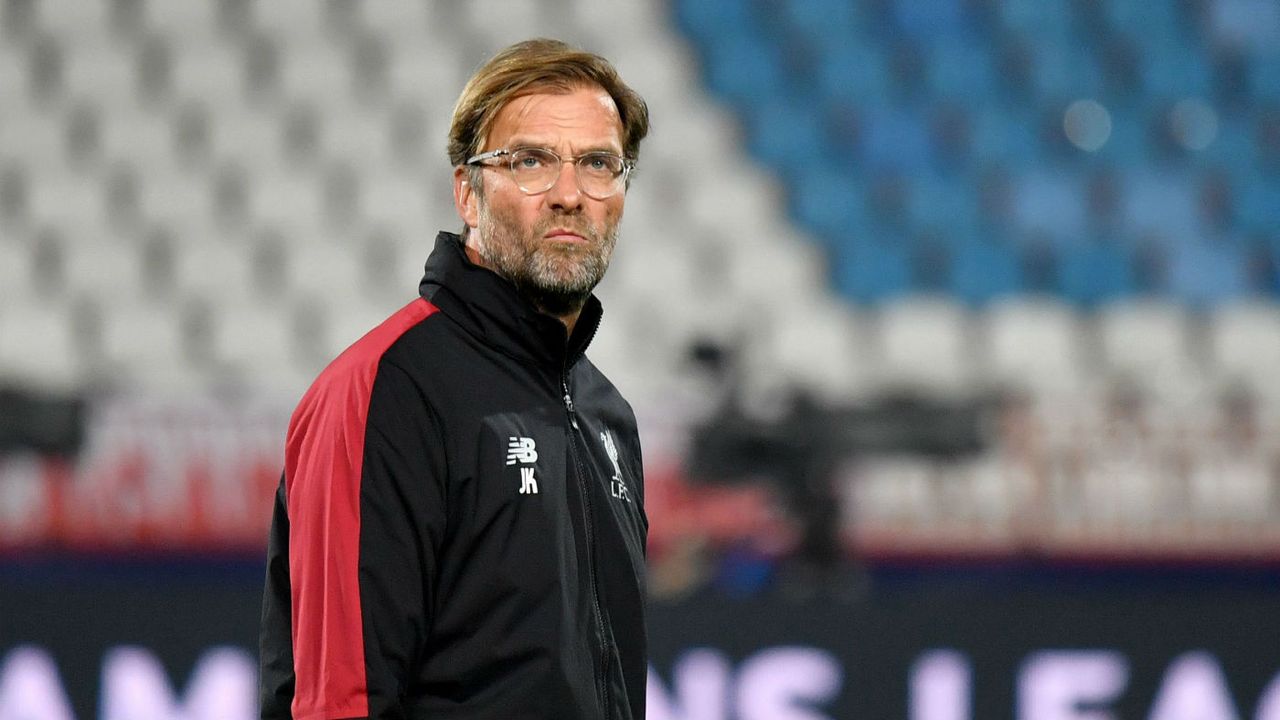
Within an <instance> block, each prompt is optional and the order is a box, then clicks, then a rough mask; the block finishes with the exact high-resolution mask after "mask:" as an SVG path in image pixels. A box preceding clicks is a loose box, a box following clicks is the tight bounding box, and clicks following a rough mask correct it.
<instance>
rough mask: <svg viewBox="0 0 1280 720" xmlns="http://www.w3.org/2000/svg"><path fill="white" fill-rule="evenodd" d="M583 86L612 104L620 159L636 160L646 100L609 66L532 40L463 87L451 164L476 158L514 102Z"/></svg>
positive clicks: (456, 107)
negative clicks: (503, 112)
mask: <svg viewBox="0 0 1280 720" xmlns="http://www.w3.org/2000/svg"><path fill="white" fill-rule="evenodd" d="M581 85H598V86H600V88H602V89H603V90H604V91H605V92H607V93H608V94H609V97H611V98H613V102H614V105H616V106H617V108H618V117H619V118H620V119H621V120H622V153H623V155H625V156H627V157H628V158H630V159H632V160H635V159H636V157H637V155H638V154H639V152H640V141H641V140H643V139H644V136H645V135H647V134H648V133H649V108H648V106H647V105H645V102H644V99H643V98H641V97H640V95H639V94H638V93H637V92H636V91H635V90H632V89H631V88H630V87H628V86H627V84H626V83H624V82H623V81H622V78H621V77H619V76H618V71H617V70H615V69H614V67H613V65H612V64H611V63H610V62H609V61H608V60H606V59H604V58H602V57H600V56H599V55H596V54H594V53H589V52H586V51H584V50H579V49H577V48H574V47H572V46H570V45H568V44H566V43H563V42H561V41H559V40H549V39H546V38H536V39H533V40H525V41H524V42H519V43H516V44H515V45H512V46H510V47H508V48H506V49H504V50H502V51H501V52H499V53H498V54H497V55H494V56H493V57H492V58H490V59H489V61H488V62H486V63H485V64H484V65H482V66H481V67H480V69H479V70H477V71H476V73H475V74H474V75H472V76H471V79H470V80H468V81H467V85H466V87H464V88H463V89H462V94H461V95H459V96H458V102H457V104H455V105H454V106H453V121H452V122H451V123H450V126H449V162H450V163H452V164H453V166H454V167H458V166H460V165H463V164H465V163H466V161H467V158H469V157H471V156H473V155H475V154H477V153H478V152H480V143H482V142H483V141H484V139H485V138H486V137H487V136H488V134H489V130H490V129H492V127H493V122H494V119H495V118H496V117H497V115H498V112H499V111H500V110H501V109H502V108H503V107H504V106H506V104H507V103H509V102H511V101H512V100H514V99H516V98H517V97H521V96H523V95H528V94H530V93H533V92H537V91H539V90H545V89H551V90H554V91H559V92H569V91H570V90H572V89H573V88H576V87H579V86H581Z"/></svg>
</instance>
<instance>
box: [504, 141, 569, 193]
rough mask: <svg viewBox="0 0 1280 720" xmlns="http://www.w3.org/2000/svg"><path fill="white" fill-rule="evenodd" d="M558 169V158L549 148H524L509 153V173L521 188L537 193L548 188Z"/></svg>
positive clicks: (553, 181)
mask: <svg viewBox="0 0 1280 720" xmlns="http://www.w3.org/2000/svg"><path fill="white" fill-rule="evenodd" d="M559 171H560V158H558V157H556V156H555V155H554V154H553V153H552V152H551V151H550V150H543V149H542V148H524V149H521V150H516V151H515V152H513V153H511V175H512V177H514V178H515V180H516V184H517V185H519V186H520V188H521V189H522V190H524V191H525V192H529V193H539V192H543V191H544V190H546V189H548V188H550V187H551V186H552V184H554V183H555V181H556V174H557V173H558V172H559Z"/></svg>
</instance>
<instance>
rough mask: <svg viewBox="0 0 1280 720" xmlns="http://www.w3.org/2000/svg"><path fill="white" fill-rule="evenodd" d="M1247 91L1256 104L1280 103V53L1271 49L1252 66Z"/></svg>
mask: <svg viewBox="0 0 1280 720" xmlns="http://www.w3.org/2000/svg"><path fill="white" fill-rule="evenodd" d="M1249 91H1250V93H1252V94H1253V96H1254V98H1255V99H1256V100H1257V101H1258V102H1263V101H1270V102H1280V51H1276V50H1274V49H1273V50H1272V52H1271V53H1270V54H1268V55H1263V56H1261V57H1259V58H1258V59H1257V60H1256V61H1255V62H1254V63H1253V64H1252V66H1251V68H1250V71H1249Z"/></svg>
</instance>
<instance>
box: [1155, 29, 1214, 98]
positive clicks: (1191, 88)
mask: <svg viewBox="0 0 1280 720" xmlns="http://www.w3.org/2000/svg"><path fill="white" fill-rule="evenodd" d="M1142 86H1143V90H1144V94H1145V95H1146V99H1147V102H1148V104H1153V103H1155V102H1159V101H1165V100H1181V99H1183V98H1187V97H1198V98H1206V97H1209V96H1210V95H1211V94H1212V93H1213V70H1212V68H1210V66H1209V62H1208V60H1207V59H1206V58H1205V56H1204V53H1202V52H1200V51H1198V50H1197V49H1196V48H1195V47H1193V46H1189V45H1187V44H1183V43H1176V42H1162V43H1160V44H1158V45H1155V46H1152V47H1148V48H1147V50H1146V51H1145V52H1144V53H1143V54H1142Z"/></svg>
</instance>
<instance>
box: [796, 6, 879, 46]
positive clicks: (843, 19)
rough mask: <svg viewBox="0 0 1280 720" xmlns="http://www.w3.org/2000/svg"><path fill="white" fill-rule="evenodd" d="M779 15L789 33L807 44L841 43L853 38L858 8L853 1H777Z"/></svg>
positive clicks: (856, 26)
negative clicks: (804, 40) (799, 34)
mask: <svg viewBox="0 0 1280 720" xmlns="http://www.w3.org/2000/svg"><path fill="white" fill-rule="evenodd" d="M776 9H777V11H778V14H779V15H780V17H781V18H782V19H783V21H784V22H785V23H786V25H787V27H788V28H789V29H790V30H793V31H796V32H798V33H801V34H802V35H803V36H804V37H806V38H808V39H809V40H810V41H814V42H819V43H821V42H823V41H832V40H834V41H837V42H838V41H841V40H847V39H849V38H851V37H855V36H856V34H857V30H858V25H859V19H860V18H859V15H858V9H857V7H856V5H855V3H854V2H852V0H777V2H776Z"/></svg>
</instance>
